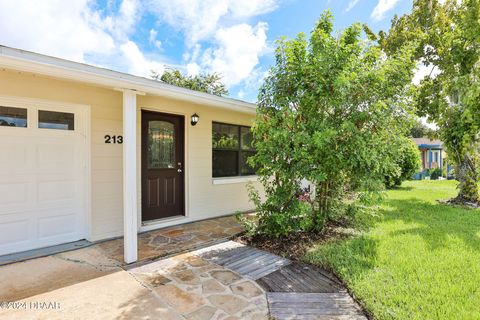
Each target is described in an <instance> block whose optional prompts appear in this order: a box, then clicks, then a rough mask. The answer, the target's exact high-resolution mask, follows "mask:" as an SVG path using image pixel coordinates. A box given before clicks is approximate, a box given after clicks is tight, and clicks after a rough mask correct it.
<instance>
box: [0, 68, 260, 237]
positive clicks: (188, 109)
mask: <svg viewBox="0 0 480 320" xmlns="http://www.w3.org/2000/svg"><path fill="white" fill-rule="evenodd" d="M0 95H3V96H13V97H26V98H31V99H41V100H47V101H52V102H56V103H62V102H64V103H74V104H81V105H85V106H88V108H89V109H90V114H91V119H90V124H91V127H90V132H91V133H90V140H91V142H90V150H91V151H90V154H91V158H90V160H91V179H90V180H91V188H90V193H91V194H90V197H91V210H90V212H89V213H88V219H87V221H90V222H89V225H90V226H89V229H90V231H89V234H88V235H87V238H88V239H89V240H92V241H96V240H101V239H106V238H111V237H116V236H120V235H122V233H123V212H122V210H123V208H122V145H121V144H106V143H105V142H104V136H105V135H107V134H109V135H121V134H122V128H123V127H122V93H121V92H118V91H115V90H113V89H111V88H100V87H94V86H89V85H85V84H81V83H76V82H70V81H62V80H57V79H51V78H47V77H42V76H38V75H33V74H28V73H20V72H15V71H9V70H0ZM137 107H138V110H137V123H138V131H137V133H138V139H137V150H138V152H137V157H138V162H137V163H138V166H137V172H138V190H139V192H138V205H139V206H138V208H139V212H138V217H139V222H140V221H141V183H140V182H141V176H140V172H141V168H140V163H141V161H140V158H141V154H140V141H141V139H140V121H141V119H140V115H141V109H146V110H151V111H159V112H165V113H172V114H180V115H183V116H184V117H185V162H186V163H185V180H186V181H185V199H186V203H185V209H186V217H184V218H176V219H170V220H164V221H160V222H158V223H156V224H150V225H147V226H142V227H141V229H140V230H139V231H145V230H149V229H154V228H159V227H163V226H168V225H174V224H179V223H185V222H189V221H195V220H200V219H206V218H212V217H216V216H221V215H226V214H230V213H235V212H236V211H246V210H250V209H252V204H251V203H250V202H249V201H248V196H247V191H246V182H237V183H230V184H221V185H216V184H213V179H212V140H211V135H212V121H219V122H225V123H232V124H239V125H247V126H248V125H250V124H251V121H252V120H253V115H250V114H245V113H241V112H232V111H228V110H222V109H218V108H211V107H209V106H207V105H198V104H191V103H186V102H182V101H179V100H173V99H165V98H162V97H157V96H149V95H146V96H138V98H137ZM193 113H197V114H198V115H199V116H200V121H199V123H198V124H197V125H196V126H195V127H192V126H191V125H190V116H191V115H192V114H193ZM254 184H257V183H256V182H255V183H254ZM139 226H141V223H139Z"/></svg>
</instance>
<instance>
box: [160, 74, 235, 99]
mask: <svg viewBox="0 0 480 320" xmlns="http://www.w3.org/2000/svg"><path fill="white" fill-rule="evenodd" d="M151 77H152V79H154V80H157V81H158V80H160V81H163V82H165V83H168V84H172V85H174V86H177V87H182V88H187V89H191V90H195V91H201V92H206V93H210V94H214V95H217V96H223V95H228V90H227V87H226V86H225V84H223V83H222V82H221V80H222V76H221V75H220V74H218V73H211V74H199V75H196V76H187V75H184V74H182V73H181V72H180V71H179V70H177V69H166V70H165V71H164V72H163V73H162V74H161V75H160V74H159V73H158V72H156V71H153V70H152V75H151Z"/></svg>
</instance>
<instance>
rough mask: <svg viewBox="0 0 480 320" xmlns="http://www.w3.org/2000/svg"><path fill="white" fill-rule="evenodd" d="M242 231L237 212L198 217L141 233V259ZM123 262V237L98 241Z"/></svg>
mask: <svg viewBox="0 0 480 320" xmlns="http://www.w3.org/2000/svg"><path fill="white" fill-rule="evenodd" d="M242 231H243V227H242V225H240V224H239V222H238V221H237V219H236V218H235V216H227V217H221V218H216V219H210V220H203V221H197V222H192V223H187V224H183V225H178V226H173V227H168V228H163V229H159V230H153V231H149V232H145V233H142V234H139V235H138V260H139V261H146V260H155V259H158V258H162V257H168V256H172V255H174V254H178V253H182V252H187V251H192V250H195V249H198V248H200V247H204V246H208V245H212V244H215V243H218V242H222V241H226V240H229V239H231V238H232V237H234V236H236V235H238V234H239V233H240V232H242ZM95 246H98V247H99V248H100V249H101V250H103V251H105V252H106V254H107V255H108V256H109V257H110V258H112V259H115V260H117V261H119V262H120V263H123V238H119V239H114V240H108V241H104V242H100V243H98V244H95Z"/></svg>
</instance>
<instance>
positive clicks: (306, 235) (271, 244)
mask: <svg viewBox="0 0 480 320" xmlns="http://www.w3.org/2000/svg"><path fill="white" fill-rule="evenodd" d="M347 226H348V223H347V221H346V220H343V221H331V222H328V223H327V224H326V225H325V227H324V228H323V230H322V231H321V232H297V233H292V234H290V235H288V236H281V237H279V238H275V237H268V236H265V235H256V236H253V237H247V236H245V235H240V236H239V237H237V238H235V239H234V240H235V241H237V242H240V243H243V244H248V245H250V246H253V247H256V248H259V249H262V250H265V251H268V252H271V253H274V254H276V255H279V256H282V257H285V258H289V259H292V260H301V259H302V257H303V256H304V255H305V253H306V252H307V251H308V250H309V249H310V248H312V247H313V246H314V245H317V244H320V243H324V242H326V241H329V240H332V239H341V238H345V237H347V235H346V234H345V233H344V232H341V231H340V230H341V229H342V228H344V227H347Z"/></svg>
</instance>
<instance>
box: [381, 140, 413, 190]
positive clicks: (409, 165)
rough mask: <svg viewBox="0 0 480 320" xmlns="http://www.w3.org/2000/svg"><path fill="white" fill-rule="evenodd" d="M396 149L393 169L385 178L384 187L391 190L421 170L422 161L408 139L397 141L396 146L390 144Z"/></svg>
mask: <svg viewBox="0 0 480 320" xmlns="http://www.w3.org/2000/svg"><path fill="white" fill-rule="evenodd" d="M391 147H392V148H396V151H397V152H396V156H395V157H394V159H393V162H394V163H395V167H394V168H392V170H391V171H390V172H388V174H387V175H386V176H385V186H386V187H387V188H392V187H395V186H399V185H401V184H402V182H403V181H405V180H409V179H411V178H412V176H413V175H414V174H415V173H417V172H419V171H420V170H421V165H422V161H421V158H420V151H419V150H418V146H417V145H416V144H415V143H414V142H413V141H412V140H410V139H408V138H402V139H397V144H396V145H395V144H391Z"/></svg>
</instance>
